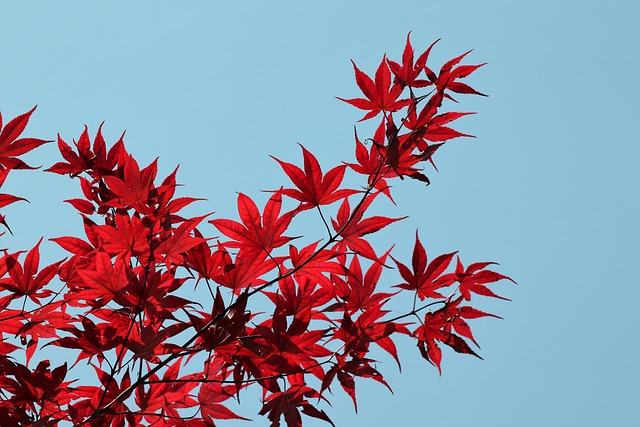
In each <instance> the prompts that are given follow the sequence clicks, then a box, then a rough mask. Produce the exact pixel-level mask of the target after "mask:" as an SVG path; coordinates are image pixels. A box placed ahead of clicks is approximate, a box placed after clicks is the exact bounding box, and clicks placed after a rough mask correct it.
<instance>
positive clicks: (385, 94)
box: [338, 56, 412, 121]
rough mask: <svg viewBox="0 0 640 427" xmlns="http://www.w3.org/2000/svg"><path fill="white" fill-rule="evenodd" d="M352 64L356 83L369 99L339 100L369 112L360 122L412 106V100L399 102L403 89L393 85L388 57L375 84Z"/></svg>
mask: <svg viewBox="0 0 640 427" xmlns="http://www.w3.org/2000/svg"><path fill="white" fill-rule="evenodd" d="M351 63H352V64H353V69H354V72H355V75H356V83H357V84H358V87H359V88H360V90H361V91H362V93H363V94H364V96H366V97H367V99H364V98H354V99H344V98H340V97H338V99H339V100H341V101H344V102H347V103H349V104H351V105H353V106H354V107H356V108H359V109H361V110H369V112H368V113H367V114H365V115H364V117H363V118H361V119H360V120H359V121H363V120H368V119H370V118H372V117H375V116H377V115H378V114H379V113H380V112H381V111H384V112H388V113H390V112H394V111H398V110H399V109H401V108H403V107H406V106H407V105H410V104H411V102H412V101H411V100H410V99H400V100H398V97H399V96H400V95H401V94H402V91H403V87H402V86H401V85H399V84H392V82H391V73H390V72H389V66H388V65H387V58H386V56H385V57H384V58H382V61H381V62H380V65H379V66H378V70H377V71H376V76H375V83H374V81H373V80H371V78H370V77H369V76H368V75H366V74H365V73H363V72H362V71H360V70H359V69H358V67H357V66H356V63H355V62H353V61H351Z"/></svg>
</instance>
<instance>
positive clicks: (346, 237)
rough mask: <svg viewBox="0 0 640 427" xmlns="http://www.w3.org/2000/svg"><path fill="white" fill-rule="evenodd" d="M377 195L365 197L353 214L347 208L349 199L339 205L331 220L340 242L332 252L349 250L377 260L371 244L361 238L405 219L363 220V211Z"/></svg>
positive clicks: (348, 207)
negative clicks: (334, 217)
mask: <svg viewBox="0 0 640 427" xmlns="http://www.w3.org/2000/svg"><path fill="white" fill-rule="evenodd" d="M378 194H380V193H375V194H372V195H369V196H367V197H366V198H365V199H364V202H363V203H362V204H361V205H358V206H357V211H355V212H353V213H352V212H351V207H350V206H349V199H344V201H343V202H342V205H340V209H338V214H337V216H336V219H335V220H334V219H333V218H332V219H331V224H332V225H333V229H334V230H335V231H336V232H337V233H338V234H339V236H340V237H341V240H340V241H339V242H338V243H336V244H335V245H334V247H333V249H334V250H337V251H339V252H346V249H347V248H349V249H351V250H352V251H354V252H356V253H358V254H360V255H362V256H364V257H366V258H369V259H371V260H374V261H375V260H377V259H378V257H377V256H376V254H375V251H374V250H373V248H372V247H371V244H370V243H369V242H367V241H366V240H364V239H363V238H362V236H365V235H367V234H370V233H375V232H376V231H379V230H381V229H382V228H384V227H386V226H387V225H389V224H391V223H393V222H396V221H400V220H402V219H404V218H406V217H402V218H387V217H384V216H373V217H370V218H365V219H363V216H364V213H365V211H366V210H367V208H368V207H369V206H370V205H371V202H373V200H374V199H375V197H376V196H377V195H378Z"/></svg>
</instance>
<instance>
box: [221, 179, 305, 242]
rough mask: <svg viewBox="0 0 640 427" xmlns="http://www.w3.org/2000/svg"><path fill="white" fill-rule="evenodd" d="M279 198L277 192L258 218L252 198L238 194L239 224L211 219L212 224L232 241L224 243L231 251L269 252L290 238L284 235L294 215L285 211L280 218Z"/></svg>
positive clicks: (280, 200) (258, 213) (280, 198)
mask: <svg viewBox="0 0 640 427" xmlns="http://www.w3.org/2000/svg"><path fill="white" fill-rule="evenodd" d="M281 207H282V195H281V193H280V192H279V191H278V192H276V193H275V194H273V196H271V198H270V199H269V201H268V202H267V204H266V205H265V207H264V212H263V214H262V215H260V212H259V211H258V207H257V206H256V204H255V203H254V201H253V200H251V198H249V197H248V196H245V195H244V194H242V193H239V194H238V213H239V214H240V219H241V220H242V224H241V223H239V222H237V221H233V220H230V219H213V220H210V221H209V222H210V223H211V224H213V225H214V226H215V227H216V228H217V229H218V230H220V232H221V233H223V234H224V235H225V236H227V237H230V238H231V239H233V241H232V242H229V243H227V245H228V246H229V247H232V248H242V249H245V250H246V251H247V252H252V253H255V252H258V253H263V254H265V255H266V254H269V253H271V250H272V249H275V248H278V247H280V246H282V245H284V244H285V243H287V242H289V241H290V240H292V239H293V237H287V236H283V235H282V233H284V232H285V230H286V229H287V227H289V223H290V222H291V220H292V219H293V215H294V212H293V211H292V212H286V213H284V214H283V215H282V216H280V209H281Z"/></svg>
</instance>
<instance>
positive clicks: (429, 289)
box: [391, 231, 457, 300]
mask: <svg viewBox="0 0 640 427" xmlns="http://www.w3.org/2000/svg"><path fill="white" fill-rule="evenodd" d="M456 253H457V251H456V252H451V253H449V254H445V255H440V256H438V257H436V258H434V259H433V260H431V262H429V263H428V259H427V252H426V251H425V249H424V246H422V243H420V238H419V237H418V232H417V231H416V242H415V245H414V246H413V257H412V259H411V267H412V270H410V269H409V268H408V267H407V266H406V265H404V264H403V263H401V262H399V261H397V260H396V259H395V258H393V257H391V258H392V259H393V261H394V262H395V263H396V265H397V266H398V271H399V272H400V275H401V276H402V278H403V279H404V280H405V282H404V283H400V284H399V285H396V286H395V287H397V288H400V289H407V290H412V291H416V293H417V295H418V298H420V300H424V299H425V298H444V295H442V294H440V293H439V292H438V289H440V288H445V287H447V286H450V285H451V284H453V283H454V282H455V281H456V277H455V275H453V274H444V275H443V273H444V271H445V270H446V269H447V267H448V266H449V264H450V263H451V261H452V260H453V256H454V255H455V254H456Z"/></svg>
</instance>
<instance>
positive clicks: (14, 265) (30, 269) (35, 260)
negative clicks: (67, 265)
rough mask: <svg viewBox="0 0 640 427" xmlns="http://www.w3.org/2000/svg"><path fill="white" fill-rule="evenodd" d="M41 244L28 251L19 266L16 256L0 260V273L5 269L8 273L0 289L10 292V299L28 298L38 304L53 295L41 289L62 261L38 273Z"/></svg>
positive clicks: (1, 282) (0, 283)
mask: <svg viewBox="0 0 640 427" xmlns="http://www.w3.org/2000/svg"><path fill="white" fill-rule="evenodd" d="M41 242H42V239H40V240H39V241H38V243H37V244H36V245H35V246H34V247H33V249H31V250H30V251H29V253H28V254H27V256H26V257H25V259H24V263H23V265H20V262H19V261H18V259H17V257H16V256H15V255H17V254H13V255H9V254H7V255H5V256H4V257H3V258H2V259H1V260H0V263H2V264H3V266H2V267H0V271H1V270H5V269H6V271H7V272H8V273H9V277H8V278H4V279H1V280H0V288H4V289H6V290H8V291H10V292H12V293H13V295H12V298H20V297H22V296H28V297H29V298H30V299H31V300H32V301H33V302H35V303H36V304H40V299H41V298H46V297H48V296H50V295H51V294H52V293H53V291H51V290H50V289H43V288H44V287H45V286H46V285H47V284H48V283H49V282H50V281H51V279H53V277H54V276H55V274H56V273H57V271H58V267H59V266H60V264H61V263H62V261H58V262H56V263H53V264H51V265H48V266H46V267H45V268H43V269H42V270H41V271H38V266H39V265H40V249H39V248H40V243H41Z"/></svg>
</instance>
